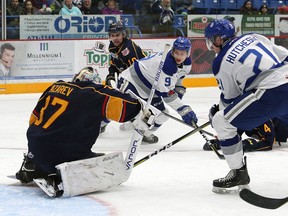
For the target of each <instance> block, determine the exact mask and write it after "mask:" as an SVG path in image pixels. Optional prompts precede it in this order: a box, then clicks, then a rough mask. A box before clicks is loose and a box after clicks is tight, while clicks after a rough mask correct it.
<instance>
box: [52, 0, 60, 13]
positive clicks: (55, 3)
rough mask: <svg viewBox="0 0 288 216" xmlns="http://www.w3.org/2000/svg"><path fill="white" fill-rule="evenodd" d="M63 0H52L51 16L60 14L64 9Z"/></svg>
mask: <svg viewBox="0 0 288 216" xmlns="http://www.w3.org/2000/svg"><path fill="white" fill-rule="evenodd" d="M62 3H63V2H62V0H52V2H51V4H50V6H49V7H50V8H51V14H59V11H60V10H61V8H62V7H63V4H62Z"/></svg>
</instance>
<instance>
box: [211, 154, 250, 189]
mask: <svg viewBox="0 0 288 216" xmlns="http://www.w3.org/2000/svg"><path fill="white" fill-rule="evenodd" d="M249 183H250V177H249V175H248V170H247V163H246V157H244V165H243V166H242V167H241V168H240V169H233V170H230V172H229V173H228V174H227V175H226V176H225V177H224V178H219V179H215V180H214V181H213V189H212V191H213V192H214V193H218V194H227V193H237V192H239V191H240V190H242V189H243V188H247V189H249V186H248V184H249Z"/></svg>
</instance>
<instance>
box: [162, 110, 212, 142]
mask: <svg viewBox="0 0 288 216" xmlns="http://www.w3.org/2000/svg"><path fill="white" fill-rule="evenodd" d="M163 114H164V115H166V116H167V117H169V118H171V119H173V120H175V121H177V122H180V123H182V124H184V125H186V126H188V127H192V128H194V127H193V126H192V125H190V124H187V123H186V122H184V121H182V120H181V119H178V118H176V117H175V116H172V115H170V114H169V113H165V112H163ZM202 131H203V133H205V134H207V135H209V136H211V137H213V138H216V139H217V136H216V135H214V134H212V133H210V132H208V131H205V130H202Z"/></svg>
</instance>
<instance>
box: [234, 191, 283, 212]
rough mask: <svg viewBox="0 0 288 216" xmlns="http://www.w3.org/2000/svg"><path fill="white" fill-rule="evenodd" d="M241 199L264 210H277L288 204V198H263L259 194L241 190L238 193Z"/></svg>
mask: <svg viewBox="0 0 288 216" xmlns="http://www.w3.org/2000/svg"><path fill="white" fill-rule="evenodd" d="M239 195H240V197H241V199H243V200H244V201H246V202H248V203H250V204H251V205H255V206H258V207H261V208H266V209H277V208H279V207H281V206H282V205H284V204H285V203H286V202H288V197H285V198H270V197H264V196H261V195H259V194H256V193H254V192H253V191H251V190H248V189H243V190H241V191H240V193H239Z"/></svg>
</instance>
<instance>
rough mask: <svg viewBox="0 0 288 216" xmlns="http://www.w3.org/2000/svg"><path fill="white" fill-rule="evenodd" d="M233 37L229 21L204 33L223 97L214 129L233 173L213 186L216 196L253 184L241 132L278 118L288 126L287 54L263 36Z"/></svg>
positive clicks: (212, 25)
mask: <svg viewBox="0 0 288 216" xmlns="http://www.w3.org/2000/svg"><path fill="white" fill-rule="evenodd" d="M234 33H235V28H234V26H233V25H232V23H231V22H230V21H228V20H224V19H217V20H214V21H213V22H211V23H209V24H208V26H207V27H206V28H205V38H206V44H207V47H208V49H209V50H213V51H214V52H215V53H217V56H216V57H215V59H214V61H213V66H212V70H213V74H214V76H215V77H216V79H217V82H218V86H219V89H220V91H221V95H220V102H219V111H218V112H216V113H215V115H214V116H213V115H211V123H212V125H213V127H214V129H215V130H216V132H217V135H218V139H219V141H220V145H221V149H222V152H223V154H224V156H225V159H226V162H227V163H228V165H229V168H230V169H231V170H230V172H229V173H228V174H227V176H226V177H224V178H219V179H216V180H214V181H213V191H214V192H215V193H225V192H227V191H229V190H233V189H232V188H233V187H235V186H238V187H239V188H241V187H246V186H247V185H248V184H249V182H250V177H249V175H248V171H247V166H246V157H244V159H243V147H242V140H241V136H239V135H238V133H237V129H240V130H243V131H249V130H252V129H253V128H255V127H257V126H259V125H262V124H264V123H265V122H266V121H268V120H269V119H272V118H274V117H277V118H278V119H280V120H281V121H282V122H283V123H285V124H288V109H287V106H288V97H287V95H288V65H287V64H285V61H286V60H287V59H288V58H287V56H288V50H287V49H285V48H284V47H281V46H277V45H275V44H274V43H272V42H271V41H270V40H269V39H268V38H266V37H265V36H262V35H259V34H254V33H250V34H245V35H242V36H240V37H235V36H234ZM212 116H213V117H212Z"/></svg>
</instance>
